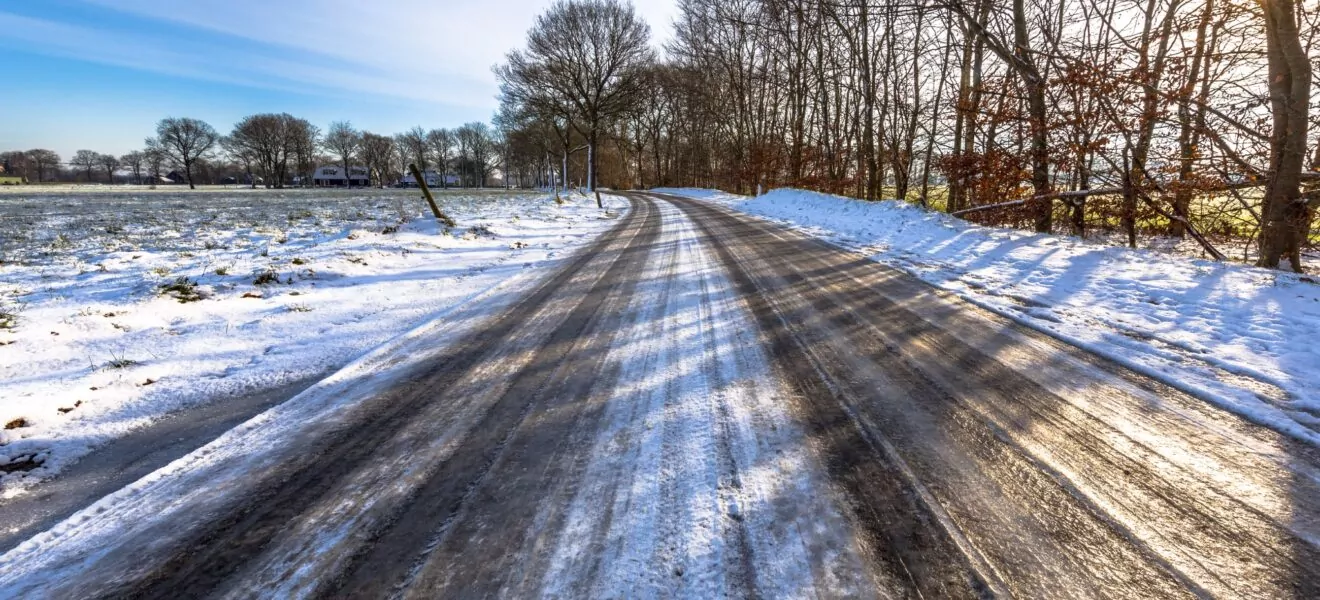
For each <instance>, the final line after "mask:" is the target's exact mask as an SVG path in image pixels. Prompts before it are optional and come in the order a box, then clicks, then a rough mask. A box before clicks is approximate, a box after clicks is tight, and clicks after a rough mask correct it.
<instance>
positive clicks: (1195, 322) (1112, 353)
mask: <svg viewBox="0 0 1320 600" xmlns="http://www.w3.org/2000/svg"><path fill="white" fill-rule="evenodd" d="M656 191H659V192H668V193H674V194H678V195H684V196H688V197H694V198H701V199H706V200H711V201H715V202H721V203H724V204H727V205H728V206H731V207H734V208H737V209H738V210H741V211H744V212H746V213H749V214H752V215H757V216H760V217H763V218H766V219H770V220H773V221H777V222H780V223H783V224H786V225H789V226H792V227H794V228H796V229H799V230H801V231H803V232H806V233H808V234H810V235H813V236H816V237H819V238H822V239H825V240H828V241H830V242H832V243H835V244H838V245H841V246H844V247H847V248H850V249H854V250H856V251H858V252H862V253H864V254H866V255H868V256H870V257H871V258H872V259H873V260H876V261H878V262H881V263H884V264H888V265H891V266H894V267H897V268H901V269H903V270H905V271H907V272H909V273H912V274H913V275H916V276H917V277H920V278H921V279H923V280H925V281H927V282H929V283H931V284H933V285H936V286H938V287H940V288H943V289H946V290H949V291H951V292H954V293H956V294H958V295H960V296H962V297H963V298H965V299H967V300H969V301H971V302H973V303H975V304H977V305H979V306H982V307H984V308H987V309H989V310H992V311H994V312H997V313H1000V314H1002V315H1004V316H1007V317H1008V318H1011V319H1013V320H1016V321H1018V322H1021V323H1023V324H1026V325H1028V326H1030V327H1032V328H1034V329H1037V330H1040V331H1042V332H1045V333H1047V334H1049V335H1052V336H1055V337H1057V338H1060V339H1063V340H1064V341H1068V342H1071V343H1073V344H1076V345H1078V346H1081V347H1083V348H1086V349H1088V350H1091V351H1093V352H1095V353H1097V354H1100V355H1102V356H1105V357H1107V358H1110V359H1112V360H1114V361H1116V362H1119V363H1120V364H1123V365H1125V366H1128V367H1129V368H1132V369H1134V370H1135V371H1137V372H1140V373H1142V374H1145V375H1148V376H1151V377H1155V378H1157V379H1159V380H1162V381H1164V382H1166V383H1169V384H1170V385H1173V386H1174V387H1177V388H1179V389H1182V390H1183V391H1186V392H1188V393H1192V394H1193V395H1195V396H1198V397H1200V398H1202V399H1205V400H1207V401H1210V402H1213V403H1215V404H1217V405H1219V406H1221V407H1223V408H1225V409H1227V410H1230V411H1232V412H1235V413H1237V414H1239V415H1242V416H1244V417H1247V418H1248V419H1251V420H1252V421H1255V422H1257V423H1259V424H1262V425H1266V426H1269V427H1271V428H1274V429H1276V430H1278V431H1281V432H1284V433H1287V434H1289V435H1292V436H1294V437H1296V438H1300V439H1303V440H1307V441H1310V442H1312V443H1320V344H1317V343H1316V340H1317V339H1320V285H1316V284H1315V283H1314V282H1313V281H1312V278H1309V277H1300V276H1298V275H1294V274H1289V273H1282V272H1276V271H1269V270H1263V269H1257V268H1252V267H1248V266H1243V265H1234V264H1222V263H1215V262H1211V261H1206V260H1194V259H1189V258H1187V257H1183V256H1173V255H1165V254H1160V253H1157V252H1152V251H1147V250H1130V249H1127V248H1118V247H1112V246H1105V245H1100V244H1093V243H1088V242H1086V241H1083V240H1080V239H1077V238H1072V237H1061V236H1055V235H1041V234H1034V233H1028V232H1024V231H1020V230H1014V229H1004V228H993V227H982V226H977V225H974V224H971V223H968V222H966V221H963V220H960V219H956V218H953V217H950V216H948V215H944V214H940V213H935V212H930V211H925V210H922V209H920V208H918V207H916V206H913V205H909V204H904V203H900V202H894V201H885V202H863V201H858V200H853V199H849V198H843V197H838V196H831V195H827V194H819V193H815V192H807V191H802V190H792V189H781V190H775V191H773V192H770V193H768V194H765V195H763V196H760V197H757V198H747V197H743V196H735V195H731V194H726V193H722V192H716V191H712V190H693V189H672V190H656Z"/></svg>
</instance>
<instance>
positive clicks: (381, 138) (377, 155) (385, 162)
mask: <svg viewBox="0 0 1320 600" xmlns="http://www.w3.org/2000/svg"><path fill="white" fill-rule="evenodd" d="M361 155H362V162H363V163H364V166H366V168H367V171H368V172H370V173H371V175H372V178H373V179H374V180H375V181H376V185H377V186H378V187H385V178H386V177H394V176H396V175H397V173H395V172H394V169H393V168H392V167H391V165H392V164H393V163H394V140H393V139H392V138H390V137H389V136H385V135H377V134H374V133H371V132H363V133H362V151H361Z"/></svg>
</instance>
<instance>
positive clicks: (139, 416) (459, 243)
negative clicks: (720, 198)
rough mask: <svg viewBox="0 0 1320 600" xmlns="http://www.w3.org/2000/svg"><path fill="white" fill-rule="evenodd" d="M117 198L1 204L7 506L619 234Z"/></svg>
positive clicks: (487, 195) (483, 219)
mask: <svg viewBox="0 0 1320 600" xmlns="http://www.w3.org/2000/svg"><path fill="white" fill-rule="evenodd" d="M120 190H122V188H120V189H119V190H116V189H111V188H107V190H106V191H87V190H64V191H55V192H49V191H48V192H41V193H33V192H32V191H31V190H30V189H22V190H12V191H11V190H5V191H0V257H3V259H0V423H10V422H21V426H15V427H13V428H10V429H5V430H0V494H7V493H11V492H14V491H15V490H21V489H22V488H23V487H25V486H26V485H27V484H28V483H30V482H32V481H36V480H38V479H40V478H42V477H45V476H48V475H49V474H51V473H54V472H56V471H58V470H59V469H60V468H62V467H63V466H64V465H66V464H68V462H69V461H71V460H74V459H76V458H77V457H78V456H80V455H82V454H85V453H86V452H88V451H89V450H90V449H91V448H92V447H94V446H96V445H99V444H102V443H104V442H106V441H108V440H110V439H112V438H114V437H117V436H120V435H123V434H125V433H127V432H128V431H130V430H132V429H133V428H136V427H139V426H141V425H144V424H147V423H149V422H151V421H152V420H154V419H156V418H159V417H160V416H162V415H164V414H166V413H168V412H171V411H175V410H179V409H182V408H187V407H190V406H196V405H199V404H202V403H208V402H216V401H223V400H224V399H225V398H229V397H233V396H235V395H241V394H245V393H250V392H253V391H256V390H258V389H261V388H265V387H273V386H280V385H284V384H288V383H292V382H295V381H303V380H307V379H309V378H312V377H316V376H319V375H323V374H325V373H327V372H330V371H333V370H334V369H336V368H337V367H339V366H341V365H343V364H345V363H347V362H348V361H350V360H351V359H353V358H354V357H356V356H358V355H360V354H362V353H363V352H365V351H366V350H368V349H370V348H372V347H375V346H377V345H379V344H381V343H384V342H385V341H387V340H389V339H391V338H393V337H394V336H396V335H399V334H401V333H403V332H405V331H407V330H409V329H411V328H412V327H413V326H415V325H417V324H418V323H419V322H422V321H425V320H427V319H429V318H431V317H432V316H434V315H436V314H438V313H440V312H441V311H443V310H444V309H446V308H448V307H451V306H453V305H454V304H456V303H458V302H461V301H463V300H464V299H466V298H469V297H471V296H473V295H475V294H477V293H479V292H480V291H481V290H484V289H488V288H490V287H492V286H494V285H496V284H498V283H500V282H502V281H505V280H508V279H509V278H510V277H511V276H513V275H515V274H518V273H521V272H522V271H523V270H524V269H525V268H526V265H543V266H550V265H553V264H555V260H553V259H554V258H556V257H558V256H559V255H561V254H562V253H563V252H565V251H567V250H569V249H571V248H572V247H574V246H576V245H579V244H581V243H584V242H585V241H587V240H588V239H590V238H591V237H593V236H594V235H596V234H598V233H600V232H602V231H604V230H605V229H606V228H608V227H609V226H610V225H612V224H613V223H614V222H615V220H614V219H608V220H601V219H600V217H601V215H602V211H600V210H598V209H596V208H595V206H594V199H588V198H586V197H583V196H580V195H575V196H569V197H566V199H567V202H566V203H565V204H564V205H562V206H559V205H556V204H555V202H554V198H553V196H552V195H550V194H544V193H537V192H509V193H506V192H502V191H483V192H453V193H446V194H442V196H441V198H440V201H441V202H442V203H443V204H444V205H445V208H446V210H448V211H450V212H451V213H452V214H453V215H454V216H455V217H456V218H457V219H458V221H459V224H460V228H459V229H456V230H454V232H453V234H452V235H445V234H444V230H443V229H442V228H440V227H437V225H436V224H435V222H434V220H433V219H431V218H430V217H429V216H428V215H429V210H428V209H427V208H426V205H425V202H424V201H423V200H422V199H421V197H420V195H419V194H417V193H416V192H414V191H408V190H352V191H343V190H337V191H326V190H290V191H270V190H257V191H249V190H225V191H197V192H179V191H174V190H159V191H148V190H145V189H143V190H132V191H129V192H123V191H120ZM612 202H613V203H614V204H613V206H612V208H613V210H614V211H615V212H618V211H620V209H622V208H624V207H626V202H625V201H623V200H621V199H613V200H612ZM286 297H287V298H286ZM292 297H297V300H296V301H292V300H291V298H292ZM20 467H21V468H20Z"/></svg>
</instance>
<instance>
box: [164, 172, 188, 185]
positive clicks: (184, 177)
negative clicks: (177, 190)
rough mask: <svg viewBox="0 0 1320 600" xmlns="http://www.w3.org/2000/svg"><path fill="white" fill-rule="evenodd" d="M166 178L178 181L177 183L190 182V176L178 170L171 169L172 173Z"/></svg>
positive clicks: (172, 181) (170, 180)
mask: <svg viewBox="0 0 1320 600" xmlns="http://www.w3.org/2000/svg"><path fill="white" fill-rule="evenodd" d="M165 179H166V180H168V181H169V183H176V184H182V183H188V176H187V175H184V174H183V173H180V172H178V171H170V174H169V175H166V176H165Z"/></svg>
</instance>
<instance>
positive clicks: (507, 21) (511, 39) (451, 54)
mask: <svg viewBox="0 0 1320 600" xmlns="http://www.w3.org/2000/svg"><path fill="white" fill-rule="evenodd" d="M82 1H83V2H85V3H88V4H93V5H96V6H98V7H100V8H103V9H107V10H111V11H115V12H119V13H121V14H124V15H126V16H128V17H129V18H130V20H131V23H130V24H129V25H125V24H124V23H123V22H122V21H116V23H115V24H114V25H113V26H102V25H100V24H98V23H94V22H87V23H83V24H78V25H74V24H68V23H63V22H57V21H52V20H46V19H37V18H31V17H24V16H20V15H16V14H11V13H5V12H0V45H3V44H6V43H11V44H12V45H13V46H14V47H18V48H21V49H23V50H27V51H35V52H41V53H46V54H51V55H56V56H61V57H66V58H74V59H79V60H86V61H91V62H97V63H102V64H110V65H115V66H120V67H128V68H135V69H141V70H146V71H153V72H158V73H164V74H168V75H174V76H180V77H189V78H195V79H202V80H207V81H217V82H223V83H230V84H240V85H247V86H252V87H260V88H268V89H275V90H280V91H293V92H301V93H312V94H326V93H329V94H338V95H345V94H350V95H351V94H360V93H369V94H374V95H378V96H384V97H393V98H401V99H407V100H412V101H421V102H430V103H439V104H445V105H450V106H456V107H469V108H471V107H491V106H493V105H494V95H495V93H496V85H495V79H494V76H493V75H492V73H491V67H492V66H493V65H495V64H496V63H498V62H500V61H501V60H503V58H504V55H505V53H506V52H508V51H509V50H510V49H512V48H515V47H518V46H521V45H522V43H523V40H524V37H525V35H526V31H527V29H528V28H529V27H530V26H531V25H532V23H533V22H534V20H535V17H536V15H537V14H538V13H540V12H542V11H544V10H545V9H546V8H548V7H549V5H550V4H551V2H550V0H488V1H485V2H470V1H452V0H451V1H444V0H377V1H376V2H372V3H362V2H360V1H359V0H190V1H188V2H178V1H177V0H82ZM636 5H637V10H638V13H639V14H640V15H641V16H642V17H643V18H646V19H648V21H650V22H651V23H652V28H653V30H654V32H655V33H656V35H657V36H658V37H667V36H668V31H669V29H670V28H669V22H671V21H672V20H673V16H674V14H675V12H676V8H675V0H645V1H643V2H638V3H636ZM189 31H193V32H198V33H201V32H210V33H209V34H204V35H188V32H189Z"/></svg>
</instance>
